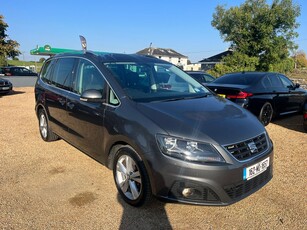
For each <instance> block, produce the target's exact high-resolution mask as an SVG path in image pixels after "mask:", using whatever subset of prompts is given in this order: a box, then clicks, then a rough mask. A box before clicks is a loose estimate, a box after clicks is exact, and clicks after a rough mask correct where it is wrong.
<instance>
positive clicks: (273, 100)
mask: <svg viewBox="0 0 307 230" xmlns="http://www.w3.org/2000/svg"><path fill="white" fill-rule="evenodd" d="M207 87H209V88H210V89H211V90H212V91H213V92H215V93H216V94H218V95H220V96H222V97H224V98H227V99H229V100H231V101H233V102H235V103H237V104H238V105H240V106H242V107H244V108H246V109H248V110H249V111H251V112H252V113H253V114H255V115H256V116H257V117H258V118H259V120H260V121H261V122H262V123H263V124H264V125H268V124H269V123H270V121H271V119H272V117H274V116H278V115H283V114H290V113H295V112H299V111H302V108H303V104H304V102H305V100H306V98H307V92H306V90H304V89H302V88H300V85H299V84H294V83H293V82H292V81H291V80H290V79H289V78H287V77H286V76H285V75H283V74H280V73H270V72H241V73H230V74H226V75H224V76H221V77H219V78H218V79H216V80H215V81H214V82H213V83H210V84H208V85H207Z"/></svg>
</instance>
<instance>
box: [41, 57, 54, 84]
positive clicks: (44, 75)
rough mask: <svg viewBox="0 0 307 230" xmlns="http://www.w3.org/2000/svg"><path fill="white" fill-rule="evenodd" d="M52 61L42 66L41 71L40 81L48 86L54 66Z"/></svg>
mask: <svg viewBox="0 0 307 230" xmlns="http://www.w3.org/2000/svg"><path fill="white" fill-rule="evenodd" d="M54 62H55V61H54V60H49V61H47V62H46V63H45V64H44V67H43V69H42V71H41V75H40V76H41V79H42V80H43V81H44V82H46V83H48V84H50V81H51V76H52V75H51V72H52V69H53V66H54Z"/></svg>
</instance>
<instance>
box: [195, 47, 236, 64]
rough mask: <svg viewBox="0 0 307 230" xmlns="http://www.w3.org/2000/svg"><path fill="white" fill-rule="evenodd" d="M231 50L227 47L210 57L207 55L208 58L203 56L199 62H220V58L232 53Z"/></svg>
mask: <svg viewBox="0 0 307 230" xmlns="http://www.w3.org/2000/svg"><path fill="white" fill-rule="evenodd" d="M232 52H233V51H232V50H231V49H229V50H226V51H224V52H222V53H219V54H216V55H214V56H211V57H208V58H205V59H203V60H201V61H199V62H200V63H204V62H220V61H221V60H222V58H223V57H226V56H228V55H229V54H232Z"/></svg>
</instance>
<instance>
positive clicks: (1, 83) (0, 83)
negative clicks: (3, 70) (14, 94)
mask: <svg viewBox="0 0 307 230" xmlns="http://www.w3.org/2000/svg"><path fill="white" fill-rule="evenodd" d="M6 85H8V83H7V82H5V81H0V86H6Z"/></svg>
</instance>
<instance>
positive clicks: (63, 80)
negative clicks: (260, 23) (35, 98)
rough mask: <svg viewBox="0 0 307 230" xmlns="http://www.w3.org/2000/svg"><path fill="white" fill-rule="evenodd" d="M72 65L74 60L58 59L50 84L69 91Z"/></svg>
mask: <svg viewBox="0 0 307 230" xmlns="http://www.w3.org/2000/svg"><path fill="white" fill-rule="evenodd" d="M74 63H75V59H74V58H60V59H58V61H57V63H56V66H55V68H54V73H53V76H54V77H53V79H52V84H54V85H56V86H57V87H60V88H63V89H67V90H70V89H71V82H72V72H73V67H74Z"/></svg>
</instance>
